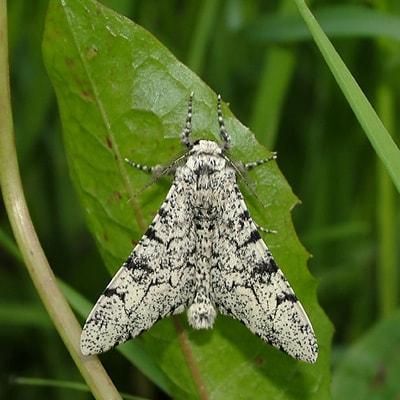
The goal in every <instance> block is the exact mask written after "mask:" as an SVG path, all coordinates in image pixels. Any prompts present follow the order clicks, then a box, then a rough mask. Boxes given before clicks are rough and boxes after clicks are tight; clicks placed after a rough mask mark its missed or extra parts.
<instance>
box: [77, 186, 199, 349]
mask: <svg viewBox="0 0 400 400" xmlns="http://www.w3.org/2000/svg"><path fill="white" fill-rule="evenodd" d="M182 191H184V188H183V187H182V184H181V183H179V182H178V183H177V182H174V184H173V185H172V187H171V189H170V190H169V193H168V195H167V197H166V199H165V201H164V203H163V205H162V207H161V208H160V210H159V211H158V213H157V215H156V217H155V218H154V220H153V222H152V223H151V225H150V226H149V228H148V230H147V232H146V233H145V234H144V235H143V237H142V238H141V240H140V241H139V243H138V244H137V245H136V247H135V248H134V250H133V251H132V253H131V254H130V255H129V257H128V259H127V260H126V261H125V263H124V264H123V265H122V267H121V268H120V269H119V271H118V272H117V273H116V275H115V276H114V278H113V279H112V280H111V282H110V283H109V285H108V286H107V288H106V290H105V291H104V293H103V294H102V296H101V297H100V298H99V300H98V301H97V303H96V305H95V306H94V307H93V309H92V311H91V313H90V315H89V317H88V318H87V321H86V323H85V326H84V328H83V331H82V335H81V350H82V353H83V354H86V355H89V354H98V353H102V352H104V351H107V350H109V349H111V348H112V347H115V346H117V345H118V344H121V343H124V342H125V341H127V340H128V339H130V338H133V337H135V336H137V335H139V334H140V333H142V332H143V331H146V330H147V329H149V328H150V327H151V326H152V325H153V324H154V323H155V322H157V321H158V320H159V319H161V318H164V317H166V316H168V315H171V314H176V313H181V312H182V311H184V309H185V308H186V307H187V306H188V304H190V303H191V301H192V300H193V287H194V283H195V282H194V279H195V271H194V266H190V265H188V263H187V259H188V254H189V253H191V252H193V249H194V247H195V237H194V231H193V229H192V220H191V215H190V209H189V208H188V206H189V204H188V202H187V198H186V197H185V196H184V197H183V198H181V197H182ZM176 207H178V208H179V212H177V209H176Z"/></svg>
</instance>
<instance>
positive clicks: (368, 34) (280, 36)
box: [0, 0, 400, 399]
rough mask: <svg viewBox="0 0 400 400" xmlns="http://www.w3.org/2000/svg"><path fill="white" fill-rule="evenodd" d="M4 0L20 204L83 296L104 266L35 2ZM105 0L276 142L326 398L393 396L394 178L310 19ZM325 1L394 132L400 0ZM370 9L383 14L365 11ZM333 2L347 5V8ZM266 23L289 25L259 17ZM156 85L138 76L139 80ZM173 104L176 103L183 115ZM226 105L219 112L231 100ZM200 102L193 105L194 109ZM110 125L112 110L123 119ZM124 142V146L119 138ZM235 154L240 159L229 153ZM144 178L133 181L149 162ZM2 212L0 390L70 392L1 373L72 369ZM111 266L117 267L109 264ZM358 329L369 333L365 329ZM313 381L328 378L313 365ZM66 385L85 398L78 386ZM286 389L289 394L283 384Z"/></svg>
mask: <svg viewBox="0 0 400 400" xmlns="http://www.w3.org/2000/svg"><path fill="white" fill-rule="evenodd" d="M9 3H10V4H9V39H10V43H9V46H10V63H11V65H10V74H11V91H12V103H13V112H14V124H15V133H16V142H17V150H18V158H19V163H20V168H21V175H22V178H23V184H24V188H25V194H26V198H27V201H28V205H29V208H30V211H31V214H32V218H33V221H34V223H35V227H36V229H37V232H38V235H39V238H40V240H41V243H42V245H43V247H44V249H45V251H46V254H47V256H48V258H49V260H50V264H51V265H52V267H53V269H54V270H55V273H56V274H57V276H58V277H60V278H61V279H62V280H64V281H65V282H68V284H69V285H70V286H71V287H73V288H75V289H76V290H77V291H78V292H80V293H82V294H84V295H85V296H87V297H89V298H90V299H91V300H95V299H96V298H97V296H98V295H99V288H101V289H100V290H102V289H103V287H104V283H105V282H107V281H108V279H109V273H108V272H107V270H106V269H105V268H104V267H103V265H104V262H103V261H102V259H101V258H100V257H99V253H98V250H97V248H96V247H95V244H94V241H93V240H92V238H91V236H90V235H89V233H88V230H87V228H86V224H85V217H84V210H82V208H81V207H80V205H79V203H78V200H77V197H76V194H75V192H74V190H73V188H72V185H71V182H70V178H69V172H68V167H67V162H66V156H65V151H64V144H63V140H62V135H61V127H60V119H59V111H58V108H57V104H56V102H55V96H54V91H53V88H52V87H51V85H50V81H49V78H48V77H47V75H46V72H45V70H44V66H43V61H42V53H41V40H42V35H43V26H44V21H45V13H46V9H47V3H46V2H44V1H42V2H35V3H34V2H32V3H31V2H22V1H12V2H9ZM102 3H103V4H105V5H108V6H110V7H111V8H113V9H114V10H116V11H118V12H120V13H121V14H123V15H125V16H127V17H129V18H130V19H132V20H133V21H135V22H136V23H138V24H139V25H141V26H143V27H144V28H145V29H147V30H148V31H150V32H151V33H152V34H153V35H154V36H155V37H156V38H157V39H158V40H159V41H160V42H161V43H163V44H164V46H166V47H167V48H168V49H169V50H170V51H171V52H172V53H173V54H174V55H175V56H176V57H177V58H178V59H180V60H181V61H182V62H183V63H184V64H186V65H188V67H189V68H191V69H192V70H193V71H194V72H195V73H197V74H198V75H199V76H200V77H201V78H202V79H203V80H204V82H206V83H207V84H208V85H209V86H210V87H211V88H212V89H213V90H214V91H215V92H218V93H221V94H222V97H223V99H224V100H225V101H227V102H229V103H230V110H231V111H232V112H233V114H235V115H236V117H237V118H238V119H239V120H240V121H242V122H243V123H244V124H245V125H246V126H249V127H250V129H251V130H252V131H253V132H254V134H255V135H256V137H257V139H258V141H259V142H260V143H262V144H264V145H265V146H267V148H269V149H273V150H276V151H278V153H279V160H278V165H279V168H280V170H281V171H282V172H283V174H284V175H285V177H286V179H287V181H288V182H289V184H290V186H291V187H292V189H293V191H294V193H295V194H296V195H297V196H298V197H299V198H300V199H301V201H302V204H301V205H300V206H297V207H296V208H295V209H294V210H293V219H294V225H295V227H296V231H297V234H298V235H299V237H300V240H301V242H302V243H303V244H304V245H305V247H306V248H307V249H308V251H310V252H311V253H312V254H313V258H312V259H311V260H310V262H309V267H310V270H311V272H312V274H313V275H314V276H315V277H316V279H317V280H318V282H319V288H318V295H319V300H320V304H321V305H322V307H323V309H324V310H325V311H326V313H327V314H328V316H329V318H330V319H331V320H332V322H333V324H334V326H335V330H336V334H335V337H334V343H333V348H332V371H333V378H332V379H333V386H332V388H333V397H334V398H338V399H339V398H340V399H343V398H350V396H352V398H354V397H355V395H354V388H353V387H352V386H351V385H349V384H348V381H349V377H353V379H350V381H351V382H353V383H354V382H357V385H358V387H359V388H360V389H359V390H358V391H357V392H358V393H362V394H363V396H364V397H360V398H368V396H371V397H372V396H377V397H375V398H388V397H387V396H388V395H390V396H391V397H394V395H399V392H398V391H396V380H395V379H392V378H391V377H393V376H396V374H398V373H399V370H400V368H399V363H400V360H399V356H398V354H399V352H398V350H399V344H398V343H399V341H398V340H397V341H396V338H398V328H397V329H395V328H396V327H398V323H397V321H398V291H397V286H398V275H397V268H398V265H399V257H398V256H399V255H398V250H397V248H398V239H397V237H398V230H399V210H398V205H397V203H398V202H397V201H396V200H397V198H398V193H396V192H395V191H394V189H393V186H392V184H391V181H390V179H389V178H388V176H387V174H386V172H385V171H384V170H383V169H382V167H381V163H380V161H379V160H377V158H376V155H375V153H374V151H373V149H372V147H371V146H370V143H369V142H368V140H367V138H366V136H365V135H364V134H363V131H362V129H361V127H360V125H359V123H358V121H357V120H356V119H355V117H354V115H353V113H352V111H351V110H350V108H349V106H348V103H347V102H346V100H345V98H344V97H343V95H342V93H341V91H340V89H339V88H338V85H337V83H336V82H335V80H334V79H333V77H332V75H331V73H330V72H329V70H328V69H327V68H326V64H325V62H324V60H323V59H322V57H321V54H320V53H319V51H318V49H317V48H316V46H315V44H314V43H313V42H312V41H311V38H310V36H308V35H307V28H306V27H305V26H304V25H301V23H300V17H299V15H298V12H297V10H296V8H295V5H294V4H292V3H291V2H289V1H287V2H284V1H282V2H268V3H267V2H260V1H234V0H231V1H228V0H227V1H223V2H217V1H205V2H190V3H188V4H186V3H185V4H183V3H182V2H178V1H174V2H173V1H170V2H158V1H136V2H131V1H118V2H113V1H109V2H106V1H103V2H102ZM264 3H265V4H264ZM329 3H330V2H329V1H324V2H322V1H321V2H318V1H315V2H314V3H313V8H312V9H313V10H314V9H316V10H318V9H320V12H321V19H322V20H325V21H326V22H327V23H329V26H328V28H329V29H327V30H328V31H329V33H330V35H331V39H332V40H333V43H334V45H335V47H336V48H337V50H338V51H339V53H340V55H341V56H342V58H343V59H344V61H345V63H346V65H347V66H348V67H349V69H350V70H351V72H352V73H353V75H354V76H355V78H356V80H357V81H358V83H359V84H360V86H361V87H362V88H363V90H364V92H365V93H366V94H367V96H368V98H369V99H370V101H371V102H372V104H373V105H374V108H375V109H376V110H377V112H378V114H379V115H380V116H381V117H382V118H383V121H384V123H385V125H386V126H387V128H388V129H389V131H391V132H392V133H393V135H395V132H396V129H397V118H396V115H397V114H398V111H399V110H398V108H399V107H398V94H397V93H398V90H399V76H400V74H399V61H400V60H399V56H398V54H400V53H399V44H398V42H397V41H396V40H398V37H399V32H398V29H399V26H400V24H398V25H396V24H395V23H394V24H392V25H391V24H390V23H389V22H390V21H397V20H396V19H395V18H396V15H398V12H399V9H396V5H395V4H396V2H394V1H393V2H387V3H384V2H380V3H378V4H377V5H376V8H375V10H372V9H371V10H367V12H366V8H365V5H363V4H362V3H361V2H357V1H353V2H350V1H344V2H341V6H342V8H329V5H330V4H329ZM331 4H332V5H333V4H334V5H337V4H338V3H337V2H333V1H332V2H331ZM369 11H375V12H376V13H377V12H380V11H386V12H387V13H388V14H381V13H379V14H373V15H372V17H371V15H370V14H368V12H369ZM340 12H342V14H340ZM316 15H317V17H318V13H316ZM343 15H347V16H350V17H348V18H347V19H345V18H343ZM265 18H268V20H267V22H265V20H264V19H265ZM371 18H372V19H371ZM371 21H374V22H375V23H374V24H372V23H371ZM335 22H336V23H335ZM345 22H347V25H346V23H345ZM274 24H275V26H276V27H282V26H284V27H285V28H286V29H277V28H276V29H265V26H268V27H269V26H274ZM284 24H286V25H284ZM377 26H378V27H381V29H380V30H379V29H377ZM391 26H392V27H393V28H392V29H390V27H391ZM83 34H84V33H83ZM377 35H385V36H379V37H378V36H377ZM152 84H154V82H153V83H152V82H151V79H150V78H149V85H152ZM202 95H203V94H202V93H201V95H199V97H201V96H202ZM186 97H187V96H186ZM211 98H212V97H210V99H211ZM127 101H128V100H127ZM166 101H167V102H168V101H171V99H166ZM185 101H186V99H185ZM182 104H183V106H182V107H180V108H179V110H177V111H176V114H174V115H176V116H178V115H181V114H182V111H181V110H184V108H185V106H184V103H182ZM194 106H195V107H196V98H195V105H194ZM199 107H200V106H199ZM213 107H214V104H210V106H209V109H207V113H209V115H210V117H209V118H213ZM224 111H225V112H226V113H228V111H227V108H225V109H224ZM200 112H203V114H204V110H203V111H199V113H200ZM194 115H195V116H196V111H195V114H194ZM207 116H208V114H207ZM180 122H182V121H176V124H177V125H180ZM232 124H234V122H232ZM122 125H123V124H122V122H121V128H122ZM156 127H157V126H156V125H154V126H152V128H153V129H154V128H156ZM172 128H173V130H174V129H175V128H174V127H172ZM172 128H171V129H172ZM237 129H239V128H237ZM160 140H162V139H160ZM168 142H173V141H172V140H168ZM124 146H126V147H128V148H130V147H129V139H128V138H127V139H125V142H124ZM154 146H155V144H154ZM171 146H175V147H173V148H170V149H167V150H165V157H167V156H168V155H169V156H170V157H171V156H173V155H174V154H176V153H175V152H178V151H179V147H178V146H176V143H175V142H174V144H173V145H171ZM88 151H89V150H88ZM121 151H122V150H121ZM244 151H246V150H244ZM258 151H259V152H261V151H262V150H258ZM153 152H154V151H151V153H153ZM122 153H123V152H122ZM260 154H262V153H260ZM124 155H125V154H124ZM127 155H128V156H130V155H129V154H127ZM147 155H148V151H146V150H145V149H144V150H143V154H142V155H141V157H142V158H141V159H140V160H138V161H140V162H148V163H149V164H154V163H155V162H158V159H157V158H156V155H154V156H153V157H154V160H155V162H152V159H148V157H147ZM70 157H71V155H70ZM157 157H158V155H157ZM238 158H242V157H241V154H240V152H239V153H238ZM165 159H166V158H164V160H165ZM135 160H136V159H135ZM249 161H250V160H249ZM94 164H95V160H94ZM135 176H136V173H135ZM140 179H144V180H143V184H145V182H146V181H145V177H144V178H143V177H142V178H140ZM259 179H262V178H255V182H256V183H257V188H258V186H259ZM262 182H264V181H262ZM100 183H101V182H100ZM166 185H167V184H166ZM166 185H165V187H167V186H166ZM139 186H140V185H139ZM156 186H157V185H156ZM162 189H163V186H162V185H161V189H160V188H155V189H154V188H151V189H150V190H155V191H156V192H157V193H158V192H159V190H161V192H160V193H158V194H157V195H158V196H162V195H163V193H164V192H163V191H162ZM164 189H165V188H164ZM264 190H265V189H264ZM145 197H147V196H145ZM120 203H121V205H120V207H123V205H124V204H126V203H125V200H122V202H120ZM271 212H272V213H273V211H271ZM0 217H1V223H0V226H1V230H0V234H1V237H0V240H1V248H0V251H1V253H0V256H1V259H0V263H1V264H0V288H1V295H0V326H1V329H0V335H1V337H0V339H1V343H2V346H1V354H2V357H1V361H0V374H1V379H2V381H3V382H2V384H1V385H0V397H2V396H4V397H5V398H18V399H19V398H20V399H23V398H30V399H34V398H42V397H43V396H50V397H51V398H57V399H62V398H71V392H70V391H69V390H67V389H62V388H60V387H56V388H46V387H43V386H38V387H32V386H30V385H20V384H16V383H15V382H11V384H10V382H9V381H8V379H9V378H10V377H21V376H23V377H35V378H49V379H59V380H62V381H66V380H71V381H81V378H80V376H79V373H78V372H77V370H76V367H75V365H74V364H73V362H72V361H71V359H70V357H69V355H68V353H67V352H66V351H65V348H64V345H63V343H62V342H61V340H60V339H59V336H58V334H57V333H56V332H55V330H54V328H53V326H52V323H51V321H50V320H49V319H48V317H47V314H46V311H45V310H44V309H43V307H42V305H41V302H40V300H39V299H38V297H37V295H36V293H35V289H34V288H33V286H32V284H31V282H30V279H29V276H28V275H27V273H26V271H25V269H24V267H23V264H22V263H21V260H20V257H19V254H18V250H17V249H16V246H15V245H14V244H13V239H12V233H11V230H10V228H9V226H8V222H7V217H6V215H5V213H4V212H2V213H1V216H0ZM261 218H262V217H261ZM261 221H262V222H263V224H264V225H266V226H268V227H272V228H275V226H274V225H273V222H274V221H272V222H271V221H270V220H269V219H268V207H267V221H266V223H264V221H263V220H261ZM147 222H148V221H147V220H146V223H147ZM279 234H280V233H279ZM279 234H278V235H279ZM274 240H276V239H275V238H272V241H274ZM277 243H278V245H279V246H280V244H279V241H278V242H277ZM118 245H119V243H118ZM104 251H105V252H107V250H104ZM128 251H129V250H128ZM117 253H118V254H120V253H122V254H121V256H120V257H121V258H120V259H119V261H118V262H120V261H121V260H122V259H123V258H124V257H125V255H126V254H127V252H126V251H125V250H124V251H117ZM125 253H126V254H125ZM102 255H103V257H105V259H107V255H104V254H102ZM112 257H116V255H115V254H113V255H109V259H110V260H111V259H112ZM115 262H117V261H115ZM118 266H119V265H118V264H117V265H115V266H114V268H117V267H118ZM107 267H109V268H113V267H110V265H109V264H108V263H107ZM305 296H307V294H305ZM382 320H384V322H381V321H382ZM227 324H230V322H227ZM317 325H318V322H317ZM165 329H166V330H164V331H162V330H158V331H156V332H155V336H156V338H157V335H164V334H165V332H168V329H169V327H168V326H166V327H165ZM231 329H236V326H235V327H233V328H231ZM321 331H322V329H321ZM370 331H371V334H370V335H371V337H373V338H374V339H375V340H371V339H370V340H369V332H370ZM323 336H324V337H325V339H324V340H326V339H328V337H329V335H328V334H327V333H325V332H323ZM159 339H162V337H161V336H160V337H159ZM231 340H233V339H231ZM381 345H382V346H381ZM396 351H397V353H396ZM272 354H275V353H272ZM396 354H397V356H396ZM102 360H103V361H104V364H105V365H106V368H107V371H109V373H110V375H111V376H112V378H113V380H114V382H115V383H116V385H117V387H118V388H120V389H121V390H124V391H126V392H129V393H133V394H138V395H142V396H144V397H147V398H154V399H156V398H163V397H162V396H163V395H162V394H161V393H160V392H159V391H158V389H156V388H154V387H153V386H152V384H151V383H150V382H149V381H148V380H147V379H146V378H144V377H143V376H142V375H141V374H140V373H139V372H138V371H137V370H136V369H135V368H133V367H132V365H131V364H130V363H129V362H128V361H125V360H124V359H122V358H121V357H120V356H119V354H118V353H117V352H110V353H108V354H105V355H104V356H103V357H102ZM267 361H268V360H267ZM366 361H368V362H366ZM325 362H326V361H325ZM291 365H295V364H290V363H288V366H287V367H286V368H290V367H291ZM170 367H172V368H173V366H170ZM324 380H325V381H327V380H329V377H328V376H324ZM361 388H362V389H361ZM73 395H74V396H75V397H76V398H78V397H79V398H82V399H85V398H90V395H88V394H86V393H81V392H78V393H74V394H73ZM325 395H326V393H325ZM289 396H291V398H299V395H296V393H293V392H291V393H289ZM366 396H367V397H366ZM379 396H381V397H379ZM242 398H246V397H245V396H244V397H242ZM259 398H263V397H261V396H260V397H259ZM301 398H303V397H301ZM310 398H311V397H310Z"/></svg>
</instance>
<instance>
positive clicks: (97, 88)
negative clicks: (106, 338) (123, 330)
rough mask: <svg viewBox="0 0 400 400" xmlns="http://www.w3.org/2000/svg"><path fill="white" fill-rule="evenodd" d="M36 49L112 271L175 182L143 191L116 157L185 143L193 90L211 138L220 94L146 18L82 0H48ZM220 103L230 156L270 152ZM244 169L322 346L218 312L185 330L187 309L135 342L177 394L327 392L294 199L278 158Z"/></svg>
mask: <svg viewBox="0 0 400 400" xmlns="http://www.w3.org/2000/svg"><path fill="white" fill-rule="evenodd" d="M43 52H44V59H45V63H46V67H47V70H48V73H49V75H50V78H51V80H52V82H53V85H54V88H55V90H56V94H57V99H58V104H59V109H60V114H61V120H62V124H63V130H64V140H65V148H66V152H67V157H68V162H69V166H70V173H71V178H72V180H73V183H74V185H75V188H76V191H77V193H78V196H79V199H80V202H81V204H82V208H83V209H84V210H85V212H86V218H87V223H88V226H89V229H90V230H91V232H92V234H93V236H94V238H95V239H96V242H97V245H98V248H99V251H100V253H101V255H102V257H103V259H104V262H105V265H106V266H107V268H108V270H109V271H110V274H113V273H115V272H116V270H117V269H118V268H119V267H120V266H121V265H122V263H123V261H124V260H125V259H126V257H127V256H128V254H129V253H130V251H131V250H132V247H133V246H134V245H135V244H136V243H137V242H138V241H139V239H140V237H141V235H142V234H143V232H144V231H145V229H146V227H147V225H148V224H149V223H150V222H151V220H152V218H153V217H154V215H155V213H156V212H157V210H158V208H159V207H160V205H161V204H162V201H163V199H164V198H165V195H166V193H167V190H168V188H169V185H170V183H171V180H170V179H169V178H161V179H159V180H158V181H156V182H155V183H154V184H153V185H151V186H150V187H147V188H145V190H143V191H141V189H143V188H144V187H145V186H146V184H147V183H148V182H149V179H150V178H149V177H148V176H147V175H146V174H145V173H143V172H142V171H137V170H135V169H133V168H131V167H129V166H128V165H127V164H126V163H125V162H124V161H123V160H124V158H125V157H128V158H130V159H132V160H134V161H135V162H137V163H140V164H145V165H155V164H168V163H169V162H170V161H171V160H173V159H174V158H175V157H177V156H178V155H179V154H181V152H182V149H181V147H180V143H179V135H180V132H181V130H182V128H183V127H184V125H185V118H186V108H187V101H188V96H189V93H190V92H191V91H193V92H194V93H195V97H194V104H193V137H194V139H198V138H209V139H213V140H218V141H219V140H220V138H219V130H218V120H217V114H216V95H215V93H213V92H212V90H211V89H210V88H209V87H207V86H206V85H205V84H204V82H202V81H201V80H200V79H199V78H198V77H197V76H196V75H195V74H194V73H193V72H191V71H190V70H189V69H188V68H186V67H185V66H184V65H182V64H181V63H180V62H179V61H177V60H176V59H175V57H174V56H173V55H172V54H171V53H170V52H169V51H168V50H167V49H166V48H165V47H163V46H162V45H161V44H160V43H159V42H158V41H157V40H156V39H155V38H154V37H152V36H151V35H150V34H149V33H148V32H146V31H145V30H144V29H143V28H141V27H140V26H138V25H136V24H134V23H133V22H131V21H129V20H127V19H126V18H124V17H122V16H120V15H117V14H116V13H114V12H112V11H110V10H108V9H106V8H105V7H102V6H101V5H99V4H98V3H96V2H94V1H90V0H85V1H83V0H82V1H79V2H77V1H76V0H62V1H61V0H51V1H50V6H49V11H48V16H47V22H46V30H45V36H44V42H43ZM223 112H224V116H225V122H226V126H227V129H228V130H229V132H230V134H231V136H232V151H231V156H232V157H233V158H234V159H240V160H243V161H244V162H249V161H254V160H259V159H261V158H264V157H266V156H268V155H269V153H268V152H267V151H266V150H265V149H264V148H263V147H261V146H260V145H259V144H257V142H256V140H255V138H254V136H253V135H252V134H251V133H250V132H249V130H248V129H247V128H245V127H244V126H243V125H242V124H241V123H240V122H239V121H237V120H236V119H235V118H234V117H233V115H232V113H231V112H230V111H229V109H228V108H227V107H226V106H225V105H224V106H223ZM250 179H251V181H252V182H253V183H254V184H255V188H256V189H255V191H256V193H257V198H256V197H255V196H254V195H253V194H252V193H251V191H249V190H248V189H247V187H246V185H244V186H243V191H244V193H245V195H246V200H247V202H248V204H249V206H250V211H251V212H252V214H253V216H254V218H255V220H256V221H257V222H258V223H259V224H260V225H262V226H266V227H268V228H273V229H276V230H278V234H276V235H267V237H266V240H267V242H268V244H269V247H270V248H271V251H272V252H273V254H274V255H275V258H276V260H277V262H278V264H279V265H280V266H281V268H282V270H283V271H284V273H285V274H286V276H287V278H288V279H289V281H290V283H291V285H292V287H293V288H294V290H295V292H296V294H297V295H298V297H299V298H300V300H301V302H302V303H303V306H304V307H305V309H306V311H307V313H308V315H309V317H310V319H311V321H312V322H313V325H314V328H315V331H316V335H317V337H318V341H319V345H320V355H319V359H318V361H317V363H316V364H315V365H308V364H306V363H303V362H300V361H296V360H293V359H292V358H290V357H289V356H287V355H285V354H283V353H281V352H279V351H278V350H276V349H275V348H273V347H272V346H269V345H267V344H265V343H264V342H262V341H261V340H260V339H259V338H258V337H256V336H254V335H253V334H251V332H250V331H248V330H247V329H246V328H245V327H244V326H242V325H241V324H240V323H239V322H237V321H234V320H233V319H230V318H227V317H223V316H218V318H217V321H216V324H215V327H214V329H212V330H210V331H194V330H192V329H190V328H189V327H188V325H187V321H186V316H185V315H184V314H182V315H181V316H178V317H174V318H166V319H165V320H163V321H160V322H159V323H157V324H156V325H155V326H154V327H153V328H151V329H150V330H149V332H147V333H145V334H143V335H142V336H141V337H140V338H138V339H135V343H137V344H138V345H139V346H145V347H146V351H148V352H151V354H152V355H153V357H154V359H155V360H156V362H157V363H158V365H159V366H160V368H161V369H162V370H163V371H164V372H165V375H166V376H167V377H168V384H169V390H168V391H169V393H171V395H172V396H173V397H174V398H178V399H180V398H182V399H192V398H193V399H195V398H204V396H205V395H204V393H208V395H209V396H210V398H213V399H219V398H221V399H226V398H235V397H236V398H237V397H238V396H241V397H243V398H260V396H262V397H263V398H277V397H279V398H280V399H290V398H296V399H324V398H328V397H329V395H328V391H329V347H330V338H331V334H332V328H331V325H330V323H329V321H328V320H327V318H326V316H325V315H324V313H323V312H322V310H321V308H320V307H319V305H318V303H317V300H316V282H315V280H314V279H312V277H311V276H310V274H309V272H308V271H307V268H306V261H307V259H308V254H307V252H306V251H305V250H304V248H303V247H302V246H301V245H300V243H299V242H298V239H297V237H296V235H295V232H294V229H293V226H292V222H291V216H290V210H291V209H292V207H293V206H294V205H295V204H296V202H297V199H296V197H295V196H294V195H293V193H292V192H291V190H290V187H289V186H288V184H287V182H286V181H285V179H284V177H283V176H282V175H281V174H280V172H279V170H278V168H277V165H276V163H274V162H271V163H268V164H266V165H264V166H263V167H260V168H258V169H256V170H255V171H252V172H251V175H250ZM136 193H138V194H137V196H134V194H136ZM106 283H107V282H104V287H105V285H106ZM88 284H90V282H88ZM104 287H101V288H98V289H99V295H100V293H101V292H102V290H103V289H104ZM127 345H128V346H129V343H128V344H127ZM123 346H125V345H123ZM132 357H135V354H132Z"/></svg>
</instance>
